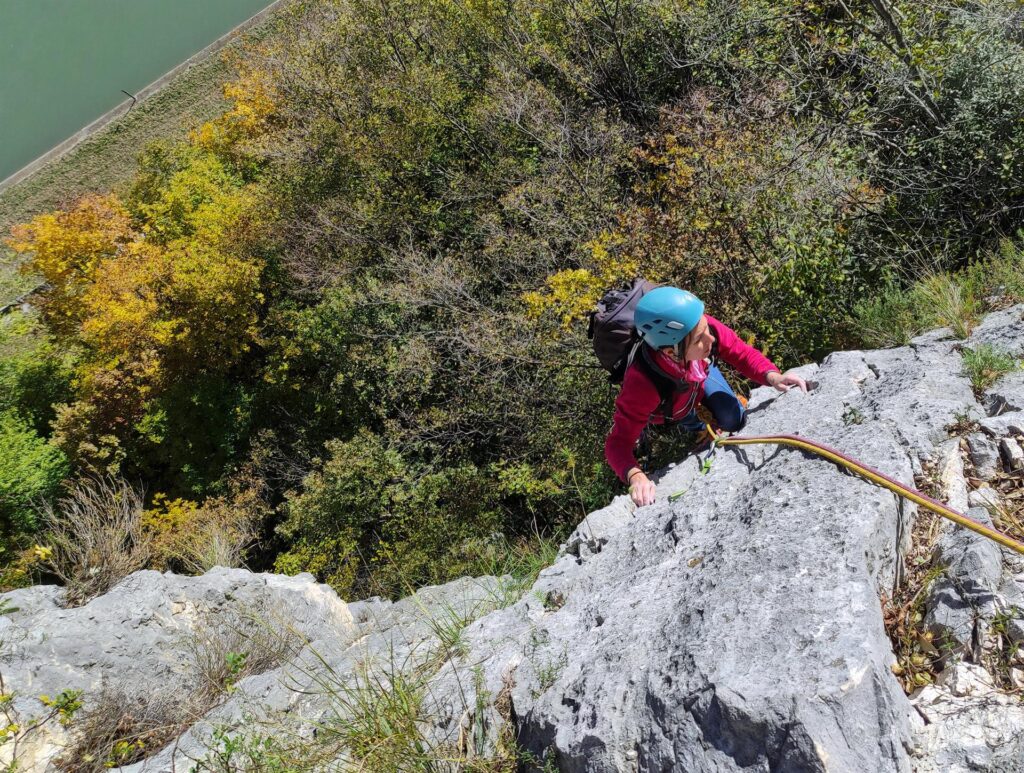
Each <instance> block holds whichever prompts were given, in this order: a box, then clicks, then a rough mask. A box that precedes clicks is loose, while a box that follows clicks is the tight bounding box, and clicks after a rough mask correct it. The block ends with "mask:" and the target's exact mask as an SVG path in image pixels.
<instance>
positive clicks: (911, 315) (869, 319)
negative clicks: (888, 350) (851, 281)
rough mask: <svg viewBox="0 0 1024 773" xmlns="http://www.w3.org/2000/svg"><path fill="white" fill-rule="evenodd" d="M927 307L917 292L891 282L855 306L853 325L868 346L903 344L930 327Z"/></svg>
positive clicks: (861, 339)
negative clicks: (923, 306) (927, 318)
mask: <svg viewBox="0 0 1024 773" xmlns="http://www.w3.org/2000/svg"><path fill="white" fill-rule="evenodd" d="M926 313H927V312H926V310H925V309H923V308H922V307H921V305H920V303H918V299H917V298H916V297H914V295H913V293H910V292H908V291H907V290H906V289H905V288H902V287H900V286H898V285H896V284H892V283H890V284H887V285H885V286H884V287H882V288H881V289H880V290H878V291H876V292H875V293H873V294H872V296H871V297H868V298H865V299H863V300H860V301H857V302H856V303H855V304H854V306H853V326H854V329H855V331H856V334H857V336H858V337H859V339H860V341H861V342H862V343H863V345H864V346H867V347H875V348H884V347H889V346H902V345H904V344H906V343H907V342H908V341H909V340H910V339H911V338H913V337H914V336H916V335H917V334H918V333H920V332H922V331H923V330H924V329H925V328H927V326H928V322H927V320H926V316H925V315H926Z"/></svg>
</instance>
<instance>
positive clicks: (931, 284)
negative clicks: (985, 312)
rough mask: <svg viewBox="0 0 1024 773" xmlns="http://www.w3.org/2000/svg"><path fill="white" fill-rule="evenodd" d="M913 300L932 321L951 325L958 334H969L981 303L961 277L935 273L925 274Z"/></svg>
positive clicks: (929, 322)
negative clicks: (926, 275)
mask: <svg viewBox="0 0 1024 773" xmlns="http://www.w3.org/2000/svg"><path fill="white" fill-rule="evenodd" d="M913 301H914V303H916V304H918V305H919V307H920V308H921V310H922V313H923V315H924V316H925V318H926V319H927V320H928V323H927V324H928V325H935V326H938V325H942V326H945V327H948V328H950V329H951V330H952V331H953V334H954V335H955V336H956V337H957V338H967V336H968V335H970V333H971V328H972V327H973V326H974V324H975V322H976V321H977V315H978V312H979V303H978V301H977V299H976V298H975V297H974V296H973V293H972V292H971V290H970V287H969V285H968V284H967V283H965V282H963V281H962V280H961V279H960V278H959V277H953V276H950V275H949V274H933V275H932V276H929V277H926V278H924V279H923V280H921V281H920V282H918V284H917V285H916V286H915V288H914V293H913Z"/></svg>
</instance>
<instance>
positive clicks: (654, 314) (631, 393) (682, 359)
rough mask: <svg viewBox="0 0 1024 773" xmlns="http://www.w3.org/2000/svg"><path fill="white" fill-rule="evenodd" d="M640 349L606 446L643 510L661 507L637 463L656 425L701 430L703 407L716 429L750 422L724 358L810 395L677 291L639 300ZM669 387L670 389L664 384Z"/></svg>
mask: <svg viewBox="0 0 1024 773" xmlns="http://www.w3.org/2000/svg"><path fill="white" fill-rule="evenodd" d="M634 324H635V326H636V331H637V333H638V334H639V336H640V340H641V342H640V344H639V345H638V346H637V349H636V350H635V351H634V353H633V358H632V361H631V362H630V364H629V366H628V367H627V368H626V371H625V375H624V377H623V380H622V389H621V391H620V392H619V396H618V398H616V400H615V418H614V420H613V422H612V428H611V431H610V432H609V433H608V438H607V440H606V441H605V458H606V459H607V460H608V464H609V465H611V468H612V469H613V470H614V471H615V473H616V474H617V475H618V476H619V478H620V479H621V480H622V481H623V482H624V483H625V484H626V485H628V486H629V494H630V497H631V498H632V500H633V502H634V503H636V505H637V506H638V507H642V506H645V505H649V504H652V503H653V502H654V495H655V486H654V483H652V482H651V480H650V478H648V477H647V475H646V473H645V472H644V470H643V469H642V468H641V467H640V465H639V464H638V463H637V460H636V452H635V447H636V443H637V441H638V440H639V438H640V435H641V433H642V432H643V431H644V429H645V428H646V427H647V426H648V425H649V424H666V423H667V424H671V425H674V426H677V427H679V428H680V429H682V430H686V431H700V430H701V429H703V424H702V422H701V421H700V420H699V419H698V418H697V413H696V407H697V405H698V404H701V405H703V406H705V407H706V408H707V409H708V410H709V411H710V413H711V415H712V417H713V423H714V424H716V425H717V426H718V427H719V428H721V429H723V430H725V431H727V432H736V431H738V430H739V429H741V428H742V427H743V425H744V423H745V422H746V413H745V410H744V405H745V404H746V401H745V400H743V401H742V402H741V399H740V398H738V397H737V396H736V394H735V393H734V392H733V390H732V388H731V387H730V386H729V384H728V383H726V380H725V377H724V376H723V375H722V372H721V371H720V370H719V369H718V368H717V367H716V365H715V361H716V359H717V358H718V357H721V359H722V360H723V361H725V362H727V363H728V364H729V365H731V366H732V367H734V368H736V370H738V371H739V372H740V373H741V374H742V375H744V376H746V377H747V378H749V379H750V380H752V381H755V382H756V383H758V384H761V385H766V386H772V387H775V388H776V389H777V390H779V391H780V392H786V391H788V390H789V389H790V388H791V387H799V388H800V389H802V390H803V391H804V392H806V391H807V384H806V382H805V381H804V380H803V379H802V378H800V377H799V376H797V375H795V374H794V373H791V372H787V373H780V372H779V369H778V368H777V367H775V365H773V364H772V362H771V360H769V359H768V358H767V357H765V356H764V355H763V354H762V353H761V352H759V351H758V350H757V349H755V348H754V347H753V346H750V345H749V344H747V343H745V342H744V341H743V340H742V339H741V338H740V337H739V336H738V335H736V333H735V332H734V331H733V330H732V329H731V328H729V327H728V326H727V325H724V324H722V323H721V322H719V321H718V320H717V319H715V318H714V317H712V316H711V315H709V314H705V313H704V304H703V302H701V300H700V299H698V298H697V297H696V296H695V295H693V294H692V293H690V292H687V291H685V290H680V289H678V288H676V287H657V288H655V289H653V290H650V291H649V292H647V293H646V294H645V295H643V297H641V298H640V300H639V302H638V303H637V305H636V311H635V313H634ZM666 384H668V385H670V387H669V389H668V390H666V388H665V385H666Z"/></svg>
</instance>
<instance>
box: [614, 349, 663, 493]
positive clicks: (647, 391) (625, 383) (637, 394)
mask: <svg viewBox="0 0 1024 773" xmlns="http://www.w3.org/2000/svg"><path fill="white" fill-rule="evenodd" d="M660 404H661V396H660V395H659V394H658V389H657V387H655V386H654V384H652V383H651V380H650V379H649V378H647V376H645V375H644V374H643V373H641V372H640V371H639V370H638V369H637V368H635V367H634V368H628V369H627V370H626V377H625V378H624V379H623V380H622V389H621V390H620V391H619V396H618V397H617V398H615V418H614V419H613V420H612V429H611V432H609V433H608V437H607V439H606V440H605V442H604V456H605V459H607V460H608V465H609V466H610V467H611V468H612V469H613V470H614V471H615V474H616V475H618V476H619V480H621V481H622V482H623V483H625V482H626V473H627V472H629V470H630V468H631V467H639V465H638V464H637V463H636V456H635V455H634V454H633V448H634V446H635V445H636V441H637V440H639V438H640V433H641V432H643V431H644V427H646V426H647V422H648V421H650V418H651V414H652V413H654V411H656V410H657V408H658V405H660Z"/></svg>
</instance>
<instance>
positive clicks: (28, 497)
mask: <svg viewBox="0 0 1024 773" xmlns="http://www.w3.org/2000/svg"><path fill="white" fill-rule="evenodd" d="M67 474H68V463H67V459H66V458H65V457H64V454H63V453H61V452H60V450H59V449H57V448H56V447H54V446H53V445H51V444H50V443H47V442H46V441H45V440H43V439H42V438H41V437H39V435H37V434H36V432H35V430H34V429H32V428H31V427H30V426H29V425H28V423H27V422H25V421H24V420H22V419H21V417H20V416H18V415H17V414H15V413H13V412H12V411H4V412H0V532H2V536H3V538H4V539H5V540H11V539H12V538H14V539H16V538H17V537H19V536H22V535H27V534H32V533H34V532H35V531H36V529H37V528H38V526H39V523H38V520H37V515H36V510H37V508H39V507H44V506H45V503H47V502H50V501H52V499H53V497H54V496H55V495H56V494H57V490H58V486H59V484H60V482H61V480H62V479H63V478H64V477H65V476H66V475H67Z"/></svg>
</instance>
